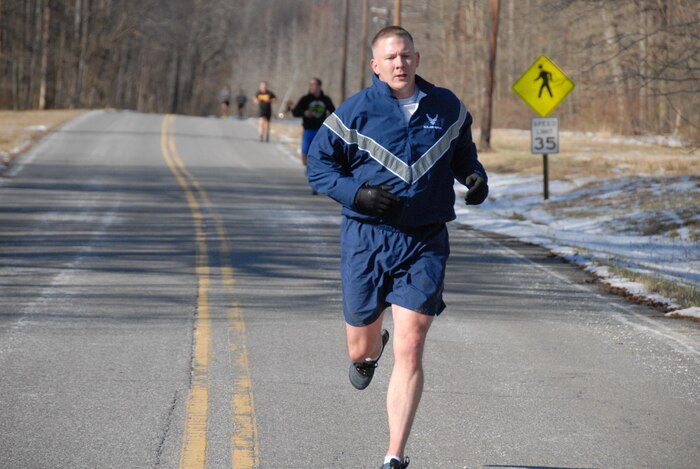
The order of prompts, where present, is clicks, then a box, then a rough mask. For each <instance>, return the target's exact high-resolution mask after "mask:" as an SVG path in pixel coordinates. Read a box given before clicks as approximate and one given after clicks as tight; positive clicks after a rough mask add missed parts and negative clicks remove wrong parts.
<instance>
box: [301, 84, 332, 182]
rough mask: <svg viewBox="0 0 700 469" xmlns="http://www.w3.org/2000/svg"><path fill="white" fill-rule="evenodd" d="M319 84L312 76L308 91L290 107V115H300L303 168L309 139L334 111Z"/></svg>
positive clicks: (309, 143)
mask: <svg viewBox="0 0 700 469" xmlns="http://www.w3.org/2000/svg"><path fill="white" fill-rule="evenodd" d="M321 85H322V83H321V79H320V78H312V79H311V81H309V93H308V94H306V95H304V96H302V97H301V98H300V99H299V102H298V103H297V104H296V106H294V108H293V109H292V115H293V116H295V117H301V118H302V125H303V127H304V133H303V135H302V138H301V162H302V163H304V168H306V155H308V153H309V147H310V146H311V141H312V140H313V139H314V137H315V136H316V133H317V132H318V129H320V128H321V126H322V125H323V121H325V120H326V117H328V116H329V115H330V114H332V113H333V111H335V106H334V105H333V101H331V98H329V97H328V96H326V95H325V94H324V93H323V90H322V89H321ZM314 193H315V192H314Z"/></svg>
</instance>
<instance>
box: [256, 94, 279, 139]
mask: <svg viewBox="0 0 700 469" xmlns="http://www.w3.org/2000/svg"><path fill="white" fill-rule="evenodd" d="M267 86H268V85H267V82H266V81H261V82H260V87H259V88H258V92H257V93H256V94H255V96H253V101H254V102H255V104H257V105H258V132H259V133H260V141H261V142H262V141H263V139H264V140H265V141H266V142H269V141H270V118H272V103H274V102H276V101H277V96H275V93H273V92H272V91H270V90H269V89H268V88H267Z"/></svg>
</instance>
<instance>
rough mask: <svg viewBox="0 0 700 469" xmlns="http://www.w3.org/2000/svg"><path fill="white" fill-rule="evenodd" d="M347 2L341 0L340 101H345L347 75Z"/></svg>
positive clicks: (348, 16) (348, 22) (348, 0)
mask: <svg viewBox="0 0 700 469" xmlns="http://www.w3.org/2000/svg"><path fill="white" fill-rule="evenodd" d="M349 2H350V0H343V20H342V21H343V44H342V45H341V49H340V102H343V101H345V96H346V94H345V93H346V82H347V75H348V66H347V61H348V34H349V29H350V27H349V26H350V14H349V11H348V8H349Z"/></svg>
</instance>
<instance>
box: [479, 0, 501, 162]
mask: <svg viewBox="0 0 700 469" xmlns="http://www.w3.org/2000/svg"><path fill="white" fill-rule="evenodd" d="M500 3H501V2H500V0H490V3H489V15H488V20H487V27H486V38H487V41H488V42H487V46H488V47H487V49H488V51H487V55H488V56H487V60H486V64H487V65H486V86H485V90H484V107H483V109H482V113H481V139H480V141H479V144H480V146H479V149H480V150H481V151H489V150H491V117H492V116H491V113H492V110H493V84H494V79H495V75H496V46H497V41H498V11H499V7H500Z"/></svg>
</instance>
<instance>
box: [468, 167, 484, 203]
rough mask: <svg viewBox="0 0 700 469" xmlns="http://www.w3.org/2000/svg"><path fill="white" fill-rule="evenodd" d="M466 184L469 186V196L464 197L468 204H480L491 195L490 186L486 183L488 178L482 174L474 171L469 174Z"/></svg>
mask: <svg viewBox="0 0 700 469" xmlns="http://www.w3.org/2000/svg"><path fill="white" fill-rule="evenodd" d="M464 185H466V186H467V187H468V188H469V190H468V191H467V196H466V197H465V198H464V201H465V202H466V203H467V205H479V204H480V203H481V202H483V201H484V200H486V197H487V196H488V195H489V186H488V185H487V184H486V179H484V177H483V176H481V175H480V174H477V173H473V174H470V175H469V176H467V179H465V180H464Z"/></svg>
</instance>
